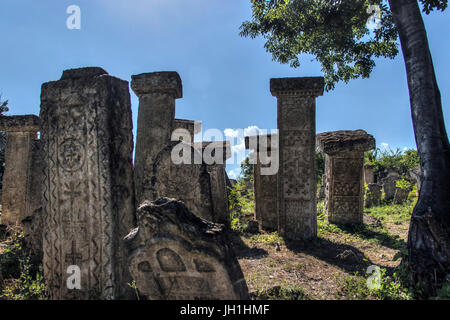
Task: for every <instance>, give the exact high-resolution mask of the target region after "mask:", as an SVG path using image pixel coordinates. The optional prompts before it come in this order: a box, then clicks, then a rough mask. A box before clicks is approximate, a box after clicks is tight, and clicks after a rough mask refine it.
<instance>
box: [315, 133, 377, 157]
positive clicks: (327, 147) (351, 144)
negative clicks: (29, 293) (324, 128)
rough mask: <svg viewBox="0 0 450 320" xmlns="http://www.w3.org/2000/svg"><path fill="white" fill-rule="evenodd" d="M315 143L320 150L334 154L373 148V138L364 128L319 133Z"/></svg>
mask: <svg viewBox="0 0 450 320" xmlns="http://www.w3.org/2000/svg"><path fill="white" fill-rule="evenodd" d="M316 144H317V146H318V148H319V150H320V151H321V152H324V153H326V154H329V155H335V154H339V153H345V152H365V151H369V150H372V149H374V148H375V138H374V137H373V136H372V135H370V134H368V133H367V132H366V131H364V130H354V131H352V130H342V131H330V132H324V133H319V134H318V135H317V136H316Z"/></svg>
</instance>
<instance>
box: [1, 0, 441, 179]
mask: <svg viewBox="0 0 450 320" xmlns="http://www.w3.org/2000/svg"><path fill="white" fill-rule="evenodd" d="M70 5H78V6H79V7H80V8H81V30H69V29H67V27H66V20H67V18H68V17H69V15H68V14H67V13H66V9H67V7H68V6H70ZM250 17H251V9H250V1H246V0H132V1H123V0H80V1H75V0H70V1H66V0H58V1H55V0H39V1H36V0H1V2H0V30H1V31H0V33H1V37H0V39H1V40H0V43H1V50H0V61H1V69H0V93H2V95H3V99H8V100H9V103H10V108H11V111H10V113H9V114H39V105H40V87H41V84H42V83H43V82H47V81H51V80H57V79H59V78H60V76H61V73H62V71H63V70H64V69H68V68H74V67H83V66H100V67H103V68H104V69H106V70H107V71H108V72H109V73H110V74H111V75H114V76H117V77H120V78H122V79H124V80H128V81H130V79H131V75H132V74H138V73H143V72H153V71H177V72H178V73H179V74H180V76H181V78H182V81H183V91H184V97H183V98H182V99H180V100H177V106H176V108H177V109H176V117H177V118H184V119H192V120H201V121H202V122H203V129H204V130H206V129H209V128H217V129H220V130H225V129H238V128H249V127H250V128H252V127H258V128H263V129H273V128H276V121H277V119H276V111H277V110H276V99H275V98H274V97H272V96H271V94H270V92H269V79H270V78H275V77H302V76H320V75H321V71H320V66H319V65H318V64H317V63H316V62H312V61H311V57H307V58H306V59H303V64H302V66H301V67H300V68H298V69H292V68H289V66H287V65H281V64H279V63H276V62H273V61H272V58H271V55H270V54H268V53H266V52H265V50H264V48H263V45H264V40H263V39H255V40H251V39H249V38H241V37H240V36H239V34H238V33H239V26H240V25H241V23H242V22H243V21H244V20H248V19H250ZM449 17H450V12H449V11H447V12H445V13H433V14H431V15H430V16H425V17H424V19H425V24H426V27H427V31H428V37H429V42H430V47H431V51H432V55H433V60H434V64H435V69H436V75H437V79H438V83H439V86H440V89H441V94H442V102H443V108H444V117H445V120H446V126H447V128H448V127H449V121H450V108H449V107H448V103H449V98H450V97H449V94H450V92H449V89H448V88H450V76H449V74H450V61H449V59H448V52H450V37H449V36H448V35H447V34H446V32H447V31H448V30H449V21H450V19H449ZM131 95H132V107H133V121H134V130H136V123H137V122H136V120H137V119H136V117H137V107H138V100H137V98H136V96H135V95H134V94H133V93H132V92H131ZM316 123H317V132H324V131H331V130H344V129H345V130H353V129H364V130H366V131H367V132H369V133H370V134H373V135H374V136H375V138H376V141H377V145H378V146H379V147H381V146H382V144H383V145H385V144H388V146H389V147H392V148H396V147H399V148H402V149H403V148H404V147H407V148H415V141H414V135H413V130H412V123H411V116H410V108H409V97H408V91H407V85H406V76H405V70H404V64H403V58H402V56H401V55H399V56H398V57H397V58H396V59H395V60H393V61H392V60H384V59H380V60H378V61H377V67H376V68H375V70H374V72H373V74H372V76H371V78H370V79H365V80H354V81H352V82H350V83H349V84H339V85H338V86H337V87H336V89H335V90H334V91H331V92H327V93H325V95H324V96H323V97H320V98H318V99H317V118H316ZM236 168H237V165H229V166H228V167H227V169H228V170H229V171H231V170H234V171H233V172H232V174H233V173H236V172H237V171H236V170H235V169H236Z"/></svg>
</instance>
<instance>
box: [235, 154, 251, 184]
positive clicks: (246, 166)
mask: <svg viewBox="0 0 450 320" xmlns="http://www.w3.org/2000/svg"><path fill="white" fill-rule="evenodd" d="M241 179H243V180H247V181H250V182H252V181H253V165H252V164H251V163H250V157H247V158H245V160H244V161H242V163H241V174H240V176H239V178H238V180H241Z"/></svg>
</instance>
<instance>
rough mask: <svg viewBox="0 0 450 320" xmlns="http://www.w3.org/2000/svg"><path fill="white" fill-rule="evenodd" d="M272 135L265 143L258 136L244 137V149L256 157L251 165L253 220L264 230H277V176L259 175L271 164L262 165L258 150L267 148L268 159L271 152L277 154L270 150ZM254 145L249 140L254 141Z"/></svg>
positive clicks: (275, 150)
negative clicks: (262, 169)
mask: <svg viewBox="0 0 450 320" xmlns="http://www.w3.org/2000/svg"><path fill="white" fill-rule="evenodd" d="M272 136H274V135H270V134H269V135H267V136H266V137H267V138H266V142H265V143H261V139H258V138H259V137H260V136H251V137H245V148H246V149H251V148H255V146H256V149H253V153H252V154H253V155H254V157H256V161H255V160H254V161H255V162H256V163H255V164H254V165H253V190H254V194H255V219H256V221H258V223H259V225H260V226H261V227H262V228H263V229H266V230H277V229H278V214H277V179H278V174H272V175H267V174H264V175H261V168H264V167H270V165H271V163H268V164H262V163H261V157H260V153H259V148H265V146H267V156H268V157H269V158H270V157H271V155H272V152H278V148H277V149H272V143H271V137H272ZM255 138H256V141H255V142H254V143H250V140H252V139H255Z"/></svg>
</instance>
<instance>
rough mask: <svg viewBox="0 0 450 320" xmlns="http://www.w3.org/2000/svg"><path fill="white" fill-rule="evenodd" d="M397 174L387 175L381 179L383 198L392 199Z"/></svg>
mask: <svg viewBox="0 0 450 320" xmlns="http://www.w3.org/2000/svg"><path fill="white" fill-rule="evenodd" d="M399 179H400V178H399V176H397V175H389V176H387V177H386V178H384V179H382V180H381V183H382V185H383V191H384V199H385V200H392V199H394V196H395V190H396V189H397V180H399Z"/></svg>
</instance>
